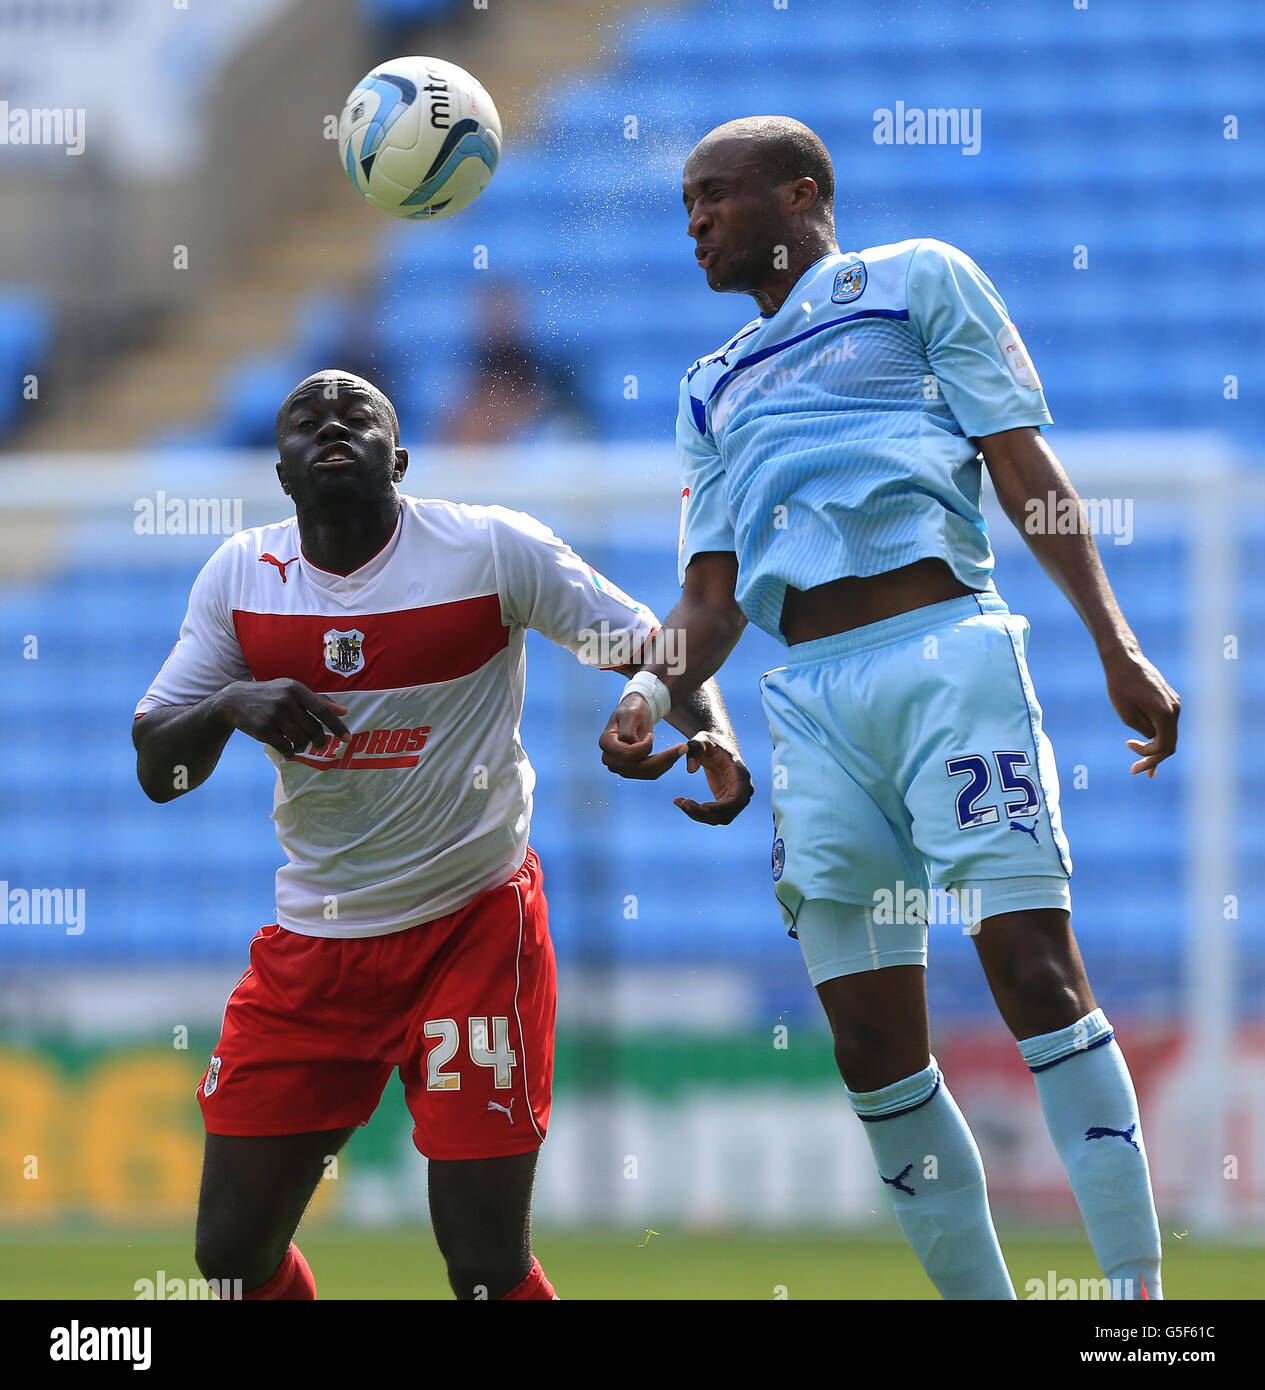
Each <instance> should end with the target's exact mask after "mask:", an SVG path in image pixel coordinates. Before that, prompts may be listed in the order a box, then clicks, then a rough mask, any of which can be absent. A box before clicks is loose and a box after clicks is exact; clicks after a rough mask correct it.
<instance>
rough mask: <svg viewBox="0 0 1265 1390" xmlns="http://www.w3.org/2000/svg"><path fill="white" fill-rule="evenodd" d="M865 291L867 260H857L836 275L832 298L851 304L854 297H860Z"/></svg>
mask: <svg viewBox="0 0 1265 1390" xmlns="http://www.w3.org/2000/svg"><path fill="white" fill-rule="evenodd" d="M864 293H865V262H864V261H857V263H856V264H855V265H850V266H845V267H844V269H843V270H841V271H840V272H839V273H838V275H836V276H835V288H834V293H833V294H832V295H831V296H830V298H831V299H832V300H833V301H834V303H836V304H851V303H852V301H853V300H854V299H860V298H861V296H862V295H863V294H864Z"/></svg>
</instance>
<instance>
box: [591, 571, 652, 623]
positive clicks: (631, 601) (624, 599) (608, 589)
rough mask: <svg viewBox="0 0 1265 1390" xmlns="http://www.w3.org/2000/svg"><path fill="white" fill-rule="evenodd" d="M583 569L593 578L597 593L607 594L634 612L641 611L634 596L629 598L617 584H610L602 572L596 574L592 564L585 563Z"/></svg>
mask: <svg viewBox="0 0 1265 1390" xmlns="http://www.w3.org/2000/svg"><path fill="white" fill-rule="evenodd" d="M585 569H587V570H588V572H589V575H590V576H591V578H592V580H593V587H594V588H595V589H596V590H597V591H598V592H599V593H603V594H607V595H608V596H609V597H610V598H613V599H614V600H615V601H616V602H617V603H622V604H623V605H624V607H625V608H631V609H632V611H633V612H634V613H640V612H641V611H642V608H641V604H639V603H638V602H637V600H636V599H635V598H629V597H628V595H627V594H626V593H624V591H623V590H622V589H621V588H620V587H619V585H618V584H612V583H611V581H610V580H609V579H607V578H606V576H605V575H604V574H598V572H597V571H596V570H595V569H594V568H593V566H592V565H586V566H585Z"/></svg>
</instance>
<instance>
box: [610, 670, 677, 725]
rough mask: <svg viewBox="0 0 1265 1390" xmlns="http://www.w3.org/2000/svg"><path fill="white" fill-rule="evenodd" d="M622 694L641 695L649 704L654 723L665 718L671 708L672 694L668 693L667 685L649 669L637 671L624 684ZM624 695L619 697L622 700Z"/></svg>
mask: <svg viewBox="0 0 1265 1390" xmlns="http://www.w3.org/2000/svg"><path fill="white" fill-rule="evenodd" d="M624 695H640V696H642V697H643V698H644V700H645V702H646V703H647V704H648V705H649V706H650V715H651V717H652V718H653V719H654V722H655V723H656V724H657V723H658V722H659V720H660V719H665V718H666V717H667V713H668V711H669V710H670V709H671V708H672V696H671V695H669V694H668V687H667V686H666V685H664V683H663V682H662V681H661V680H660V679H659V677H658V676H656V675H654V674H652V673H651V672H650V671H638V672H637V674H636V675H635V676H634V677H633V678H632V680H630V681H629V682H628V684H627V685H626V686H624ZM624 695H621V696H620V697H619V698H620V699H621V700H622V699H623V698H624Z"/></svg>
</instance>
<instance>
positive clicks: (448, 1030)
mask: <svg viewBox="0 0 1265 1390" xmlns="http://www.w3.org/2000/svg"><path fill="white" fill-rule="evenodd" d="M555 998H556V988H555V970H554V957H553V945H552V943H551V942H550V940H549V923H548V917H547V908H546V904H545V894H544V890H543V889H542V887H541V881H540V863H539V861H538V860H537V859H536V856H535V854H534V853H533V852H532V851H531V850H528V851H527V858H526V860H525V861H524V863H523V867H522V868H521V869H520V870H519V871H518V873H517V874H515V876H514V877H513V878H512V879H510V880H509V882H508V883H504V884H502V885H501V886H500V887H499V888H489V889H488V890H487V891H486V892H484V893H480V894H479V895H478V897H476V898H474V899H473V900H472V901H471V902H469V903H467V904H466V906H465V907H463V908H461V909H460V910H459V911H457V912H452V913H449V914H448V916H446V917H439V918H437V919H436V920H435V921H432V922H423V923H422V924H421V925H419V926H416V927H407V928H405V929H404V930H403V931H397V932H392V933H390V934H389V935H387V936H368V937H352V938H347V937H328V936H301V935H299V934H298V933H297V932H291V931H286V930H285V928H283V927H279V926H270V927H263V928H261V929H260V931H259V932H258V933H257V934H256V935H255V938H254V940H253V941H252V942H251V943H250V969H249V970H247V971H246V973H245V974H244V975H243V976H242V978H241V979H240V980H239V981H238V982H237V986H236V988H235V989H234V990H233V992H232V994H230V995H229V997H228V1004H227V1005H226V1007H225V1010H224V1023H223V1026H222V1028H221V1032H220V1040H219V1043H218V1044H217V1046H216V1048H215V1053H214V1055H213V1056H212V1058H211V1063H210V1066H208V1068H207V1070H206V1074H205V1075H204V1076H203V1078H202V1081H201V1084H200V1085H199V1086H198V1092H197V1094H198V1100H199V1103H200V1104H201V1106H202V1118H203V1120H204V1122H205V1124H206V1129H207V1133H208V1134H240V1135H258V1134H304V1133H308V1132H311V1131H314V1130H323V1129H342V1128H345V1127H347V1126H350V1125H363V1124H366V1123H367V1122H368V1120H369V1117H370V1116H371V1115H372V1114H373V1112H374V1110H375V1109H376V1107H377V1104H378V1101H379V1100H380V1099H381V1098H382V1092H383V1089H384V1088H385V1086H386V1083H387V1081H388V1079H389V1078H390V1076H391V1072H392V1070H393V1069H394V1068H395V1067H399V1069H400V1079H401V1080H402V1081H403V1082H404V1093H405V1096H406V1098H407V1100H408V1108H409V1112H410V1114H411V1115H412V1116H413V1124H414V1130H413V1142H414V1143H415V1144H416V1145H417V1147H418V1149H420V1150H421V1152H422V1153H424V1154H425V1155H426V1156H427V1157H428V1158H438V1159H460V1158H497V1157H500V1156H502V1155H507V1154H519V1153H527V1152H529V1151H530V1150H532V1149H535V1148H538V1147H539V1145H540V1143H541V1141H542V1140H543V1139H544V1137H545V1129H546V1127H547V1126H548V1123H549V1105H550V1101H551V1099H552V1094H553V1033H554V1004H555Z"/></svg>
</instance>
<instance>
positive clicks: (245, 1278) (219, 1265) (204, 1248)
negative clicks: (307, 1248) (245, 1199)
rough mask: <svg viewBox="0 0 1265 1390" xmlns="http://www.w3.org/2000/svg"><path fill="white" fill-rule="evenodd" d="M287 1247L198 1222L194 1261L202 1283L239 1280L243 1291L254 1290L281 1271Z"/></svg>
mask: <svg viewBox="0 0 1265 1390" xmlns="http://www.w3.org/2000/svg"><path fill="white" fill-rule="evenodd" d="M289 1244H290V1242H289V1241H288V1240H286V1241H283V1242H280V1243H278V1242H277V1241H275V1240H260V1239H259V1238H258V1237H255V1238H251V1237H247V1236H244V1235H243V1234H241V1233H238V1232H234V1231H227V1230H224V1229H215V1228H213V1227H212V1226H210V1225H207V1224H204V1223H202V1222H199V1224H198V1233H197V1237H196V1239H195V1241H194V1246H193V1258H194V1262H195V1263H196V1265H197V1266H198V1269H199V1271H200V1272H201V1274H202V1277H203V1278H204V1279H208V1280H210V1279H215V1280H218V1281H220V1283H221V1284H223V1283H226V1282H228V1281H231V1280H237V1279H240V1280H241V1286H242V1288H243V1289H244V1290H250V1289H257V1288H259V1287H260V1286H261V1285H263V1284H266V1283H267V1282H268V1280H269V1279H271V1278H272V1276H273V1275H274V1274H275V1273H276V1272H277V1270H278V1269H279V1268H280V1267H281V1261H282V1260H283V1259H285V1253H286V1250H287V1249H288V1248H289Z"/></svg>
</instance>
